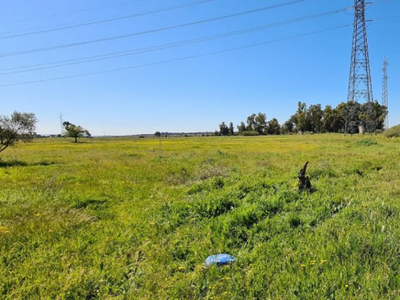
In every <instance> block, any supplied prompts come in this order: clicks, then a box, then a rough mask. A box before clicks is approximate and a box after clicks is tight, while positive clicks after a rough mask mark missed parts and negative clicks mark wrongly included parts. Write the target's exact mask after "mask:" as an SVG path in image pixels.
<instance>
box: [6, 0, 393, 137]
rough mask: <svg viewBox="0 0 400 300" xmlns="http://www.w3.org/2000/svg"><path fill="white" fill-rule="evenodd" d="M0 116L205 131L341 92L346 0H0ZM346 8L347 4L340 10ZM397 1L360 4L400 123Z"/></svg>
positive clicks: (100, 128) (373, 60)
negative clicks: (20, 114)
mask: <svg viewBox="0 0 400 300" xmlns="http://www.w3.org/2000/svg"><path fill="white" fill-rule="evenodd" d="M0 3H1V10H0V97H1V99H2V109H1V114H2V115H9V114H11V113H12V112H13V111H15V110H16V111H21V112H34V113H35V114H36V116H37V117H38V119H39V123H38V126H37V132H38V133H41V134H50V133H59V132H60V130H61V128H60V114H62V118H63V120H64V121H69V122H71V123H74V124H78V125H81V126H83V127H84V128H86V129H88V130H89V131H90V132H91V133H92V134H93V135H130V134H139V133H154V132H155V131H162V132H165V131H167V132H194V131H214V130H217V129H218V125H219V124H220V123H221V122H222V121H225V122H226V123H228V122H231V121H232V122H233V123H234V125H235V127H236V125H238V124H239V123H240V122H241V121H246V118H247V116H249V115H250V114H251V113H258V112H262V113H265V114H266V115H267V119H271V118H273V117H276V118H277V119H278V120H279V122H280V123H283V122H285V121H286V120H287V119H288V118H289V117H290V116H291V115H292V114H293V113H294V112H295V110H296V108H297V102H298V101H301V102H306V103H307V105H310V104H317V103H320V104H322V106H323V107H324V106H325V105H327V104H330V105H332V106H336V105H337V104H339V103H340V102H342V101H346V100H347V88H348V77H349V69H350V54H351V42H352V30H353V27H352V23H353V18H354V17H353V10H352V8H351V6H352V5H354V1H351V0H335V1H332V0H264V1H263V0H245V1H243V0H208V1H207V0H169V1H161V0H147V1H146V0H142V1H140V0H131V1H126V0H125V1H124V0H113V1H106V0H85V1H82V0H68V1H67V0H57V1H50V0H46V1H45V0H35V1H26V0H12V1H6V0H0ZM345 8H348V9H347V10H345ZM399 15H400V1H399V0H376V1H373V4H372V5H369V6H368V9H367V15H366V18H367V19H368V20H371V22H368V29H367V30H368V42H369V54H370V64H371V74H372V85H373V92H374V99H376V100H377V101H378V102H379V103H381V98H382V96H381V95H382V88H381V87H382V71H381V70H382V59H383V56H384V55H386V57H387V60H388V62H389V67H388V76H389V81H388V88H389V91H388V94H389V111H390V115H389V123H390V126H393V125H396V124H398V123H400V114H399V109H400V104H399V103H398V99H399V98H400V85H399V80H400V68H399V67H400V51H399V48H400V39H399V29H400V17H399Z"/></svg>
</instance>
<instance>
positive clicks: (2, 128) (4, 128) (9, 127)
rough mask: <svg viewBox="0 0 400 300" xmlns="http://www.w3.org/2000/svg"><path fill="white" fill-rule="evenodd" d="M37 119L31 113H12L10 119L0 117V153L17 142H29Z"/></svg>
mask: <svg viewBox="0 0 400 300" xmlns="http://www.w3.org/2000/svg"><path fill="white" fill-rule="evenodd" d="M36 123H37V119H36V116H35V114H33V113H20V112H16V111H15V112H14V113H13V114H12V115H11V117H8V116H0V152H2V151H4V150H5V149H7V148H8V147H10V146H13V145H14V144H15V143H16V142H17V141H19V140H21V141H23V142H29V141H31V140H32V139H33V138H34V136H35V135H36V133H35V128H36Z"/></svg>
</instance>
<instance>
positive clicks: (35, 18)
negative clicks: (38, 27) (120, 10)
mask: <svg viewBox="0 0 400 300" xmlns="http://www.w3.org/2000/svg"><path fill="white" fill-rule="evenodd" d="M142 1H143V0H137V1H125V2H122V3H113V4H111V5H104V6H97V7H92V8H86V9H81V10H74V11H69V12H64V13H60V14H52V15H44V16H38V17H32V18H26V19H20V20H14V21H6V22H0V24H12V23H21V22H29V21H33V20H41V19H48V18H57V17H61V16H66V15H72V14H77V13H82V12H87V11H93V10H100V9H105V8H110V7H116V6H123V5H126V4H132V3H135V2H142Z"/></svg>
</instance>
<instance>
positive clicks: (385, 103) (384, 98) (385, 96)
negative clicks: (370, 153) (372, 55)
mask: <svg viewBox="0 0 400 300" xmlns="http://www.w3.org/2000/svg"><path fill="white" fill-rule="evenodd" d="M387 67H388V62H387V60H386V56H384V57H383V68H382V72H383V78H382V105H383V106H385V107H386V108H387V110H388V113H387V115H386V118H385V122H384V125H385V129H388V128H389V107H388V85H387V82H388V76H387Z"/></svg>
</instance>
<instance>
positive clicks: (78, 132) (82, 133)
mask: <svg viewBox="0 0 400 300" xmlns="http://www.w3.org/2000/svg"><path fill="white" fill-rule="evenodd" d="M63 126H64V129H65V136H67V137H73V138H74V139H75V143H77V142H78V138H81V137H90V136H91V135H90V133H89V131H88V130H86V129H84V128H82V127H81V126H79V125H75V124H72V123H70V122H64V123H63Z"/></svg>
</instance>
